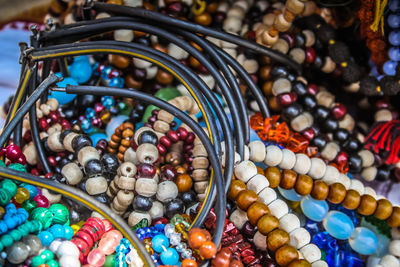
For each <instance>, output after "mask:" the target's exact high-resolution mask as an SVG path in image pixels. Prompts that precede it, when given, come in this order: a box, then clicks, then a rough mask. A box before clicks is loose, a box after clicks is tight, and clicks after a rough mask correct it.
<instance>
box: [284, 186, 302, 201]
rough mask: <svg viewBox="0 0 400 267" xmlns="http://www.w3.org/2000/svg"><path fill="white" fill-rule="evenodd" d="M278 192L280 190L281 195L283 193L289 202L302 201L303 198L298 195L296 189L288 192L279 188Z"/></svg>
mask: <svg viewBox="0 0 400 267" xmlns="http://www.w3.org/2000/svg"><path fill="white" fill-rule="evenodd" d="M278 190H279V193H281V195H282V196H283V197H284V198H286V199H287V200H290V201H300V200H301V199H302V198H303V196H302V195H300V194H297V193H296V191H295V190H294V189H290V190H286V189H283V188H281V187H278Z"/></svg>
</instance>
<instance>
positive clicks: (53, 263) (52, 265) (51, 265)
mask: <svg viewBox="0 0 400 267" xmlns="http://www.w3.org/2000/svg"><path fill="white" fill-rule="evenodd" d="M46 264H47V265H49V267H58V266H60V265H59V264H58V262H57V261H56V260H51V261H47V262H46ZM112 267H114V266H112Z"/></svg>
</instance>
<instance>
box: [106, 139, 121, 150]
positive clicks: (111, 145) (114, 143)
mask: <svg viewBox="0 0 400 267" xmlns="http://www.w3.org/2000/svg"><path fill="white" fill-rule="evenodd" d="M108 146H109V147H111V148H117V147H118V146H119V144H118V143H116V142H114V141H113V140H110V141H108Z"/></svg>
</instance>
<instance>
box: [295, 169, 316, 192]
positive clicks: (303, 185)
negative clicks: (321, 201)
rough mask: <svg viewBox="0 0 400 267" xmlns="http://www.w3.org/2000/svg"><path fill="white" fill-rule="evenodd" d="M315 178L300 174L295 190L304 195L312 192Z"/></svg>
mask: <svg viewBox="0 0 400 267" xmlns="http://www.w3.org/2000/svg"><path fill="white" fill-rule="evenodd" d="M313 185H314V183H313V180H312V179H311V177H310V176H308V175H304V174H300V175H299V176H298V177H297V181H296V185H295V190H296V193H297V194H300V195H302V196H306V195H308V194H310V193H311V191H312V189H313Z"/></svg>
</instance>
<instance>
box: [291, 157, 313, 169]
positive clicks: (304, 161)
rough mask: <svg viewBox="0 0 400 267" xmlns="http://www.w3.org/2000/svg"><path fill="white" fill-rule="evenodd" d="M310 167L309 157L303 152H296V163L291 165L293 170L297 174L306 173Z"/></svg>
mask: <svg viewBox="0 0 400 267" xmlns="http://www.w3.org/2000/svg"><path fill="white" fill-rule="evenodd" d="M310 168H311V160H310V158H309V157H308V156H307V155H306V154H303V153H297V154H296V163H295V164H294V166H293V171H295V172H297V173H298V174H306V173H308V171H309V170H310Z"/></svg>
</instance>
